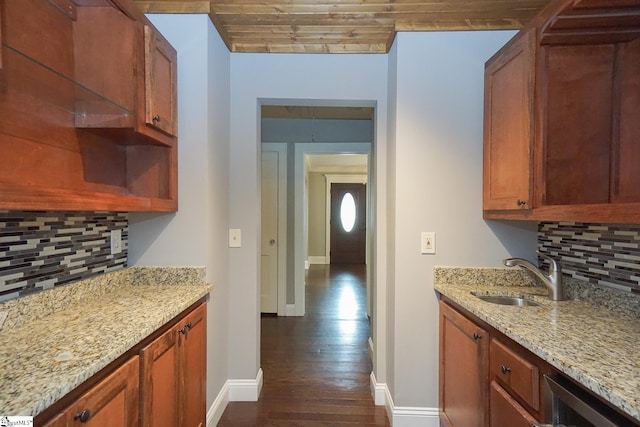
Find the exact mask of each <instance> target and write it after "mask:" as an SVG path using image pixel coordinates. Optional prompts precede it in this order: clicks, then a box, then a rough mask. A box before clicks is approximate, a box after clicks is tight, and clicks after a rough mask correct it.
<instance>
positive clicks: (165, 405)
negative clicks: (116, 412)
mask: <svg viewBox="0 0 640 427" xmlns="http://www.w3.org/2000/svg"><path fill="white" fill-rule="evenodd" d="M178 349H179V347H178V333H177V327H175V326H174V327H172V328H171V329H169V330H168V331H167V332H165V333H164V334H163V335H161V336H160V337H159V338H158V339H156V340H155V341H154V342H152V343H151V344H149V345H148V346H147V347H145V348H143V349H142V351H141V352H140V356H141V357H142V371H141V373H140V377H141V382H140V393H141V396H142V405H141V408H142V414H141V416H140V418H141V423H140V424H141V426H142V427H153V426H159V425H176V426H177V425H180V424H179V423H178V394H179V387H180V384H179V380H178V372H179V366H180V365H179V364H180V360H179V356H178Z"/></svg>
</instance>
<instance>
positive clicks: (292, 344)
mask: <svg viewBox="0 0 640 427" xmlns="http://www.w3.org/2000/svg"><path fill="white" fill-rule="evenodd" d="M369 335H370V332H369V320H368V317H367V314H366V292H365V266H364V265H332V266H329V265H312V266H311V268H310V269H309V272H308V275H307V287H306V315H305V316H304V317H276V316H263V317H262V335H261V337H262V339H261V343H262V344H261V365H262V370H263V376H264V386H263V388H262V393H261V394H260V398H259V400H258V401H257V402H230V403H229V405H228V406H227V408H226V410H225V412H224V414H223V416H222V419H221V420H220V422H219V423H218V426H219V427H230V426H303V427H306V426H332V427H340V426H363V427H366V426H389V421H388V419H387V415H386V412H385V409H384V407H382V406H375V405H374V404H373V398H372V397H371V391H370V388H369V374H370V373H371V360H370V358H369V353H368V345H367V340H368V338H369Z"/></svg>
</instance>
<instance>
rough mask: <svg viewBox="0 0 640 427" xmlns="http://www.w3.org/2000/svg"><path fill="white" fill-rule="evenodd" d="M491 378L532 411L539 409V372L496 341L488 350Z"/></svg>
mask: <svg viewBox="0 0 640 427" xmlns="http://www.w3.org/2000/svg"><path fill="white" fill-rule="evenodd" d="M489 354H490V368H491V378H492V379H496V380H498V382H500V383H501V384H503V385H504V386H505V387H506V388H507V389H509V390H511V391H513V392H514V393H515V394H516V395H518V396H519V397H520V398H521V399H522V400H523V401H524V402H526V403H527V404H528V405H531V407H532V408H533V409H535V410H536V411H538V410H539V409H540V372H539V370H538V367H537V366H536V365H534V364H533V363H531V362H529V361H528V360H526V359H524V358H523V357H522V356H520V355H519V354H516V353H515V352H513V351H512V350H510V349H509V348H507V347H506V346H505V345H504V344H502V343H501V342H500V341H498V340H496V339H492V340H491V346H490V350H489Z"/></svg>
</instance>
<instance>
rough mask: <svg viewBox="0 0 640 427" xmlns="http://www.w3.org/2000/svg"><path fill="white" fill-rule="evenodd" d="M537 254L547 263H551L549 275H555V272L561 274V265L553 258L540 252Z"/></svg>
mask: <svg viewBox="0 0 640 427" xmlns="http://www.w3.org/2000/svg"><path fill="white" fill-rule="evenodd" d="M536 253H537V254H538V255H539V256H540V257H541V258H542V259H544V260H545V261H547V262H548V263H549V274H551V273H554V272H556V271H557V272H558V273H560V264H558V263H557V262H556V260H555V259H553V258H551V257H550V256H549V255H547V254H543V253H542V252H540V251H536Z"/></svg>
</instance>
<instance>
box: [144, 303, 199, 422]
mask: <svg viewBox="0 0 640 427" xmlns="http://www.w3.org/2000/svg"><path fill="white" fill-rule="evenodd" d="M140 356H141V358H142V364H141V381H140V389H141V395H142V404H141V411H142V413H141V414H140V419H141V426H143V427H154V426H162V425H167V426H173V425H175V426H182V427H201V426H204V425H205V412H206V409H205V406H206V388H205V386H206V382H205V378H206V359H205V357H206V305H205V304H202V305H201V306H199V307H198V308H196V309H195V310H194V311H192V312H191V313H189V314H187V315H186V316H185V317H183V318H182V319H180V320H179V321H178V322H176V323H174V325H173V326H172V327H171V328H170V329H169V330H167V331H166V332H165V333H164V334H163V335H161V336H160V337H158V338H157V339H156V340H155V341H153V342H152V343H151V344H149V345H147V346H146V347H144V348H143V349H142V350H141V351H140Z"/></svg>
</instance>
